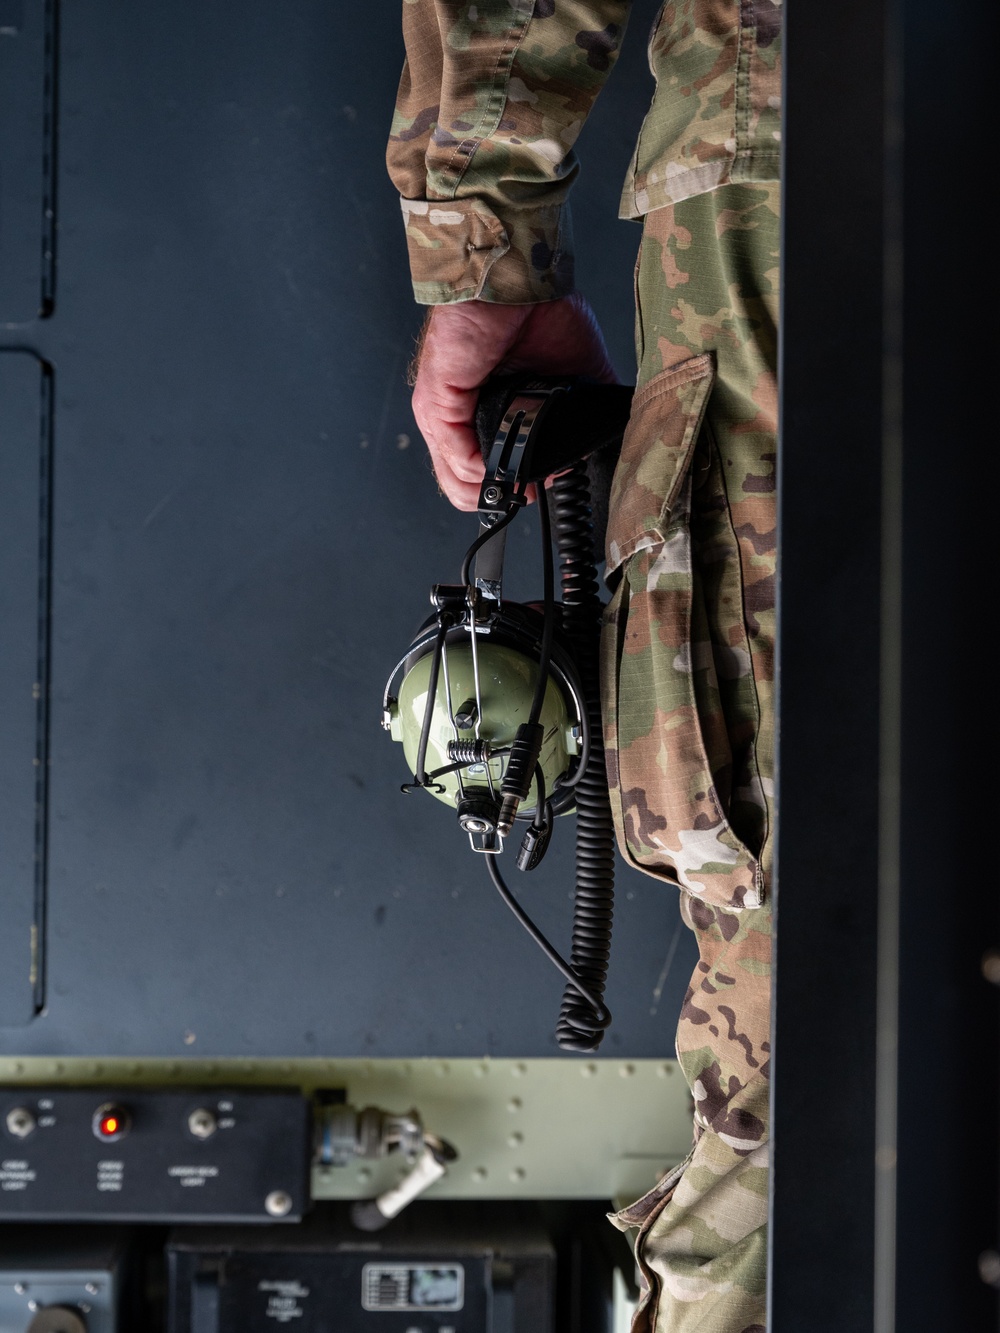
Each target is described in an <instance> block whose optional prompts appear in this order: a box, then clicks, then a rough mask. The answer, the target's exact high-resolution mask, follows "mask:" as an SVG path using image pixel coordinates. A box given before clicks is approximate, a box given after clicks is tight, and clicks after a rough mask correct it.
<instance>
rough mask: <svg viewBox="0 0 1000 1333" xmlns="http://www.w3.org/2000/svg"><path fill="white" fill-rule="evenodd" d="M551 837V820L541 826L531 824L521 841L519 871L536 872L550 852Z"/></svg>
mask: <svg viewBox="0 0 1000 1333" xmlns="http://www.w3.org/2000/svg"><path fill="white" fill-rule="evenodd" d="M551 837H552V820H551V819H549V820H548V822H547V823H545V824H542V825H541V826H539V825H538V824H530V825H529V826H528V829H527V831H526V832H525V835H524V837H523V838H522V839H521V846H520V847H519V849H518V853H517V868H518V870H534V868H535V866H537V865H538V863H539V862H540V861H541V859H542V857H543V856H544V855H545V853H546V852H547V851H548V848H549V839H550V838H551Z"/></svg>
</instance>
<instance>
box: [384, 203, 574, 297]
mask: <svg viewBox="0 0 1000 1333" xmlns="http://www.w3.org/2000/svg"><path fill="white" fill-rule="evenodd" d="M400 203H401V205H402V209H403V219H404V222H405V224H406V240H407V245H408V247H409V254H410V272H411V274H412V276H413V294H414V296H415V297H416V299H417V301H418V302H419V303H420V304H421V305H446V304H449V303H451V302H455V301H492V302H494V303H496V304H499V305H527V304H532V303H534V302H537V301H554V300H556V299H557V298H558V297H560V296H568V295H569V293H570V292H571V291H572V290H573V253H572V234H571V229H570V222H569V211H568V209H567V208H566V206H565V205H564V204H554V205H550V206H546V207H542V208H533V209H515V210H511V211H510V212H509V213H508V215H507V217H506V218H505V219H504V220H503V221H501V220H500V219H499V218H498V217H497V215H496V214H495V213H494V212H493V210H492V209H491V208H490V207H489V205H488V204H485V203H483V201H482V200H480V199H448V200H433V199H430V200H428V199H401V200H400Z"/></svg>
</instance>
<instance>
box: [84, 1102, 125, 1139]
mask: <svg viewBox="0 0 1000 1333" xmlns="http://www.w3.org/2000/svg"><path fill="white" fill-rule="evenodd" d="M91 1123H92V1125H93V1129H94V1137H95V1138H98V1139H101V1140H103V1141H104V1142H105V1143H113V1142H114V1141H115V1139H120V1138H121V1137H122V1135H124V1134H127V1133H128V1131H129V1129H130V1127H131V1123H132V1122H131V1118H130V1116H129V1113H128V1108H127V1107H124V1106H120V1105H115V1104H114V1103H113V1102H105V1103H104V1105H103V1106H99V1107H98V1108H97V1110H96V1111H95V1112H94V1119H93V1120H92V1122H91Z"/></svg>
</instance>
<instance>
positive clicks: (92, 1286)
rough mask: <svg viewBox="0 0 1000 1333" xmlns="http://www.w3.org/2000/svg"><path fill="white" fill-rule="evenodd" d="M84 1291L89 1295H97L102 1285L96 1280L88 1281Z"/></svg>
mask: <svg viewBox="0 0 1000 1333" xmlns="http://www.w3.org/2000/svg"><path fill="white" fill-rule="evenodd" d="M84 1291H85V1292H86V1293H87V1295H88V1296H96V1295H97V1293H98V1292H99V1291H100V1287H99V1286H98V1285H97V1283H96V1282H88V1283H87V1284H86V1286H85V1287H84Z"/></svg>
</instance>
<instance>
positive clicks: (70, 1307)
mask: <svg viewBox="0 0 1000 1333" xmlns="http://www.w3.org/2000/svg"><path fill="white" fill-rule="evenodd" d="M127 1254H128V1244H127V1234H126V1232H125V1231H124V1229H119V1230H108V1229H105V1228H87V1229H86V1231H84V1232H81V1231H80V1229H79V1228H73V1229H72V1230H71V1229H70V1228H68V1227H51V1226H50V1227H28V1226H0V1333H24V1331H25V1329H33V1328H39V1329H45V1330H47V1331H48V1333H130V1330H131V1329H132V1328H133V1327H137V1325H134V1323H133V1315H134V1305H133V1302H132V1297H133V1296H134V1294H135V1293H134V1290H133V1283H132V1282H131V1281H129V1280H128V1279H127V1278H126V1276H125V1275H126V1271H127V1268H128V1264H127Z"/></svg>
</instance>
